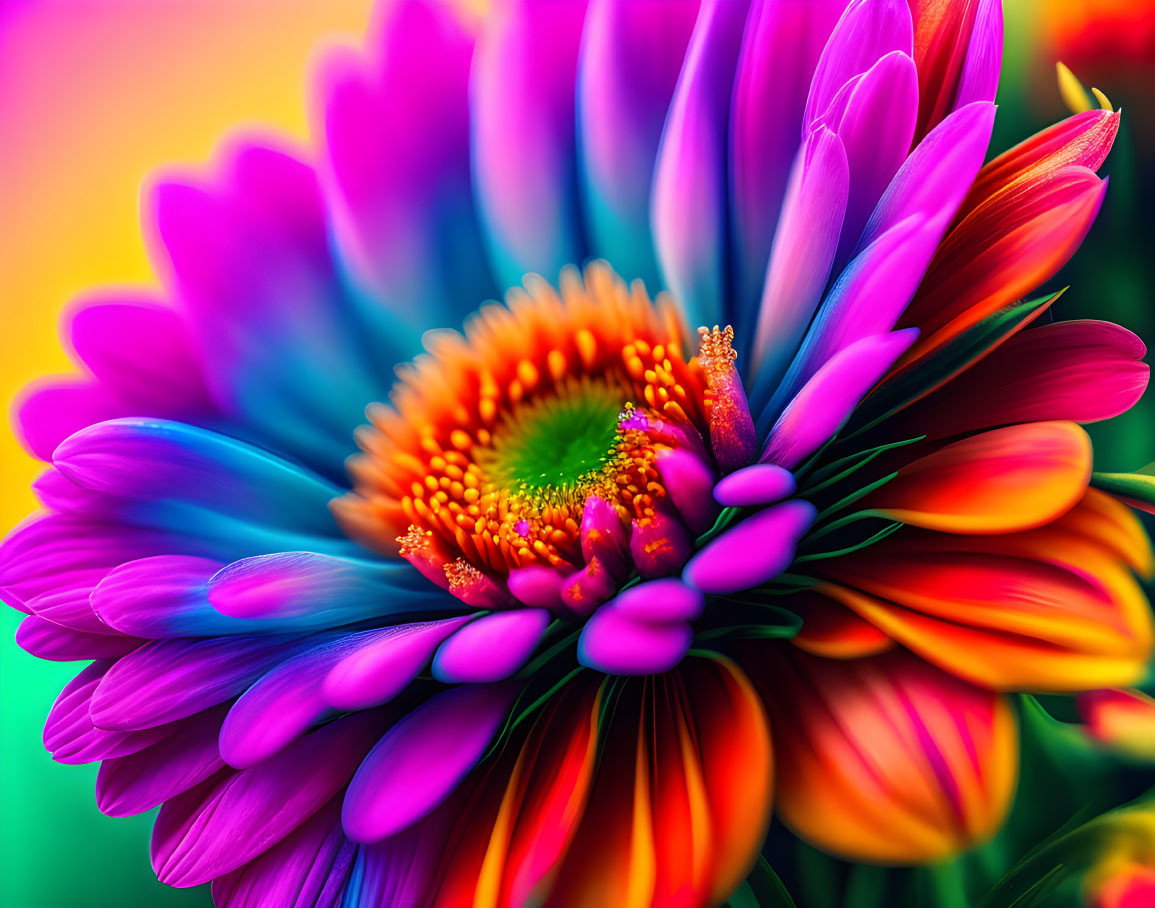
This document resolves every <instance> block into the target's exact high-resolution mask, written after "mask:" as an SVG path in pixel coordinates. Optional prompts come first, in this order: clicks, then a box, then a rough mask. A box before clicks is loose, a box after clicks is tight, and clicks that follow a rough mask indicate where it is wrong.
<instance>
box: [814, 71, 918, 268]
mask: <svg viewBox="0 0 1155 908" xmlns="http://www.w3.org/2000/svg"><path fill="white" fill-rule="evenodd" d="M917 121H918V73H917V71H916V70H915V67H914V61H913V60H911V58H910V57H908V56H907V55H906V54H904V53H902V52H900V51H893V52H892V53H889V54H887V55H886V56H885V57H883V58H882V59H881V60H879V61H878V62H877V63H875V64H874V66H872V67H871V68H870V69H869V70H868V71H867V72H865V73H863V75H862V77H861V79H860V80H859V81H858V83H857V84H856V85H855V87H854V90H853V91H852V92H851V93H850V95H849V97H848V98H847V99H846V110H845V111H844V112H843V113H842V115H841V117H839V119H838V120H837V121H836V122H830V123H829V125H830V126H831V128H832V129H834V130H835V131H836V132H837V133H838V137H839V138H840V139H841V140H842V145H843V147H844V148H845V149H846V161H847V164H848V166H849V172H850V182H849V187H850V192H849V196H848V198H847V202H846V220H845V223H844V224H843V225H842V240H841V241H840V243H839V247H838V249H839V252H838V256H837V260H838V262H845V261H846V258H847V256H848V255H849V254H850V252H851V250H853V249H854V248H855V247H856V246H857V245H858V238H859V237H860V236H861V235H862V228H863V227H865V226H866V221H867V219H868V218H869V217H870V213H871V212H872V211H874V207H875V205H877V204H878V200H879V199H880V198H881V197H882V194H883V192H884V191H885V190H886V187H887V186H889V185H890V181H891V180H892V179H893V178H894V175H895V174H896V173H897V172H898V168H899V167H901V166H902V163H903V162H904V161H905V160H906V157H907V155H908V154H909V152H910V141H911V139H912V138H914V128H915V125H916V123H917Z"/></svg>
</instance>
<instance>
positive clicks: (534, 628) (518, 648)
mask: <svg viewBox="0 0 1155 908" xmlns="http://www.w3.org/2000/svg"><path fill="white" fill-rule="evenodd" d="M549 622H550V614H549V612H548V611H546V610H545V609H541V608H519V609H512V610H510V611H507V612H494V613H493V614H492V615H484V616H482V617H481V618H478V619H476V620H475V621H471V622H469V624H467V625H465V627H463V628H461V630H459V631H456V632H455V633H454V634H453V636H451V637H450V638H449V639H448V640H446V641H445V642H444V643H442V644H441V646H440V647H439V648H438V650H437V655H436V656H434V657H433V677H434V678H436V679H437V680H438V681H443V682H445V683H446V684H462V683H468V684H487V683H490V682H493V681H504V680H505V679H506V678H508V677H510V676H511V675H512V674H513V673H514V672H516V671H517V670H518V669H519V668H521V667H522V666H523V665H525V663H526V662H527V661H529V657H530V656H531V655H533V651H534V650H535V649H536V648H537V644H538V642H539V641H540V640H541V638H542V635H543V634H544V633H545V630H546V628H547V627H549Z"/></svg>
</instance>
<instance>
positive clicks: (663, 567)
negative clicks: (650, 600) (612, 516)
mask: <svg viewBox="0 0 1155 908" xmlns="http://www.w3.org/2000/svg"><path fill="white" fill-rule="evenodd" d="M692 550H693V541H692V540H691V539H690V536H689V534H688V533H687V532H686V527H685V525H684V524H683V523H682V521H680V520H679V519H678V518H677V517H675V516H673V515H672V514H670V513H668V512H666V511H655V512H654V514H653V516H651V517H640V518H635V519H634V521H633V524H632V529H631V532H630V555H631V556H632V557H633V559H634V566H635V567H636V568H637V569H638V573H639V574H641V575H642V576H643V577H645V578H647V579H649V578H652V577H665V576H667V575H669V574H676V573H677V572H678V571H679V570H681V567H682V565H683V564H685V563H686V559H687V558H688V557H690V552H691V551H692Z"/></svg>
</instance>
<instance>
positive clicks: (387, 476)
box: [336, 265, 732, 613]
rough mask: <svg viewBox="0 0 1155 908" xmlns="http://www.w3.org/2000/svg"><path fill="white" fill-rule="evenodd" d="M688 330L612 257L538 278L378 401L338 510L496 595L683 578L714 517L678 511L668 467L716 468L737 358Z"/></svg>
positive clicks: (535, 597) (420, 560)
mask: <svg viewBox="0 0 1155 908" xmlns="http://www.w3.org/2000/svg"><path fill="white" fill-rule="evenodd" d="M687 337H688V333H687V332H686V330H685V327H684V325H683V324H682V322H681V321H680V319H679V318H678V316H677V315H676V313H675V311H674V310H673V308H672V306H671V305H670V304H669V303H668V301H666V300H664V299H659V301H658V303H657V305H655V304H654V303H652V302H651V301H650V299H649V297H648V296H647V295H646V293H645V291H644V290H643V289H642V288H641V286H640V285H638V284H635V285H634V286H633V287H627V286H626V285H625V283H624V282H623V281H621V280H620V279H619V278H618V277H617V276H616V275H614V274H613V272H611V271H610V270H609V269H608V268H607V267H605V266H604V265H593V266H591V267H590V268H589V269H588V270H587V271H586V273H585V275H584V276H582V275H580V274H579V273H578V272H577V271H575V270H570V271H567V272H566V273H564V274H563V276H562V281H561V289H560V292H559V291H555V290H554V289H553V288H552V287H550V286H549V285H548V284H547V283H545V282H544V281H542V280H541V279H539V278H534V277H530V278H528V279H527V281H526V287H525V289H524V290H522V289H520V288H519V289H517V290H515V291H511V292H510V294H509V295H508V298H507V305H506V306H499V305H495V304H494V305H489V306H486V307H484V308H482V309H481V311H480V312H479V313H478V314H477V315H476V316H475V317H474V318H473V319H472V320H471V321H470V322H469V323H467V325H466V327H465V332H464V335H460V334H457V333H450V332H445V333H438V334H436V335H432V336H430V337H429V338H428V339H427V349H428V353H427V354H426V355H423V356H421V357H419V358H418V359H417V360H416V361H415V362H414V363H413V364H412V365H411V366H409V367H407V368H406V370H404V371H402V372H401V373H400V380H399V381H398V383H397V385H396V386H395V388H394V389H393V393H392V394H391V396H390V404H391V405H388V406H387V405H374V406H373V407H371V408H370V410H369V416H370V419H371V421H372V426H371V427H367V428H366V429H364V430H363V431H362V433H361V434H360V436H359V439H358V440H359V443H360V445H361V447H362V449H363V450H364V454H363V455H361V456H360V457H358V458H356V459H355V460H354V462H353V464H352V472H353V476H354V479H355V481H356V492H355V493H354V494H352V495H350V496H347V497H346V498H344V499H342V500H341V501H339V502H338V503H337V505H336V509H337V512H338V515H339V516H340V517H341V519H342V521H343V523H344V525H345V526H346V528H347V530H348V531H349V532H350V534H351V535H353V536H354V537H356V538H357V539H359V540H361V541H362V542H364V543H365V544H366V545H369V546H370V547H372V548H375V549H377V550H380V551H395V552H399V553H400V554H401V555H402V557H404V558H406V559H408V560H409V561H410V562H411V563H413V564H414V565H415V566H417V567H418V568H419V569H420V570H421V571H422V572H423V573H424V574H425V575H426V576H427V577H429V578H430V579H432V580H433V581H434V582H436V583H438V584H439V585H441V586H443V587H445V588H447V589H449V590H450V591H451V592H453V593H454V594H455V595H457V596H459V597H460V598H462V599H464V600H465V601H466V602H469V603H470V604H474V605H478V606H481V607H495V606H501V605H516V604H518V603H519V602H520V603H522V604H528V605H535V606H547V607H551V608H556V609H563V608H564V609H567V610H569V611H571V612H579V613H587V612H588V610H589V609H591V608H593V607H596V605H597V604H599V603H600V602H602V601H605V600H606V599H607V598H609V597H610V596H611V595H613V593H614V592H615V591H616V590H617V589H618V587H619V586H620V585H621V584H622V583H624V582H625V581H626V580H627V579H628V578H629V577H630V576H634V575H639V576H642V577H656V576H663V575H665V574H670V573H675V572H676V571H677V570H679V569H680V568H681V566H682V565H683V564H684V562H685V560H686V558H688V557H689V555H690V548H691V547H690V541H691V540H692V538H693V535H694V534H696V533H697V532H700V531H701V529H702V523H703V521H704V520H707V519H709V518H710V516H711V515H710V514H709V513H707V512H708V511H709V510H710V508H709V507H708V506H707V507H706V509H705V510H704V511H703V510H702V509H701V508H698V509H697V512H695V513H689V514H688V513H686V512H685V509H684V508H679V506H678V505H679V503H678V501H677V498H678V495H677V493H676V490H672V489H671V488H669V485H670V484H669V482H668V477H667V475H666V474H668V473H669V472H670V470H671V469H673V470H674V471H675V472H677V474H678V476H679V482H680V483H681V484H682V485H685V483H686V481H687V477H688V481H689V482H691V483H693V482H695V479H697V480H698V481H700V482H701V483H702V484H703V487H704V488H707V489H708V488H709V483H711V482H712V481H713V480H714V479H715V478H716V477H717V475H718V461H719V458H716V457H715V455H714V453H713V452H712V450H711V445H710V440H709V439H710V434H711V427H712V426H711V424H712V422H713V421H715V420H713V419H712V417H713V416H716V415H717V412H718V411H719V409H720V408H719V406H718V401H717V400H716V395H715V394H713V393H712V388H713V387H714V386H715V385H717V384H718V381H717V376H715V375H714V372H719V371H720V373H724V372H725V370H726V369H732V366H731V361H730V359H728V358H725V357H723V359H724V365H723V368H722V369H721V370H719V369H718V368H717V366H716V365H713V366H712V365H711V362H712V360H711V357H710V356H707V357H705V361H704V362H703V363H701V364H700V363H699V361H698V359H697V358H687V357H686V356H685V355H684V354H683V343H684V341H685V339H686V338H687ZM708 340H709V343H707V344H706V345H705V346H704V348H703V349H706V348H707V347H708V348H709V349H710V350H711V351H713V350H714V348H715V347H717V346H718V345H719V344H722V345H723V346H726V344H727V341H728V336H720V335H718V334H717V333H716V332H715V334H714V335H708ZM716 358H717V357H716V356H715V357H714V359H716ZM728 422H729V421H728Z"/></svg>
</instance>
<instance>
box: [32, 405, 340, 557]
mask: <svg viewBox="0 0 1155 908" xmlns="http://www.w3.org/2000/svg"><path fill="white" fill-rule="evenodd" d="M53 463H54V464H55V466H56V468H57V469H58V470H59V471H60V472H61V473H62V474H63V475H64V476H65V477H67V478H68V479H70V480H72V481H73V482H75V483H76V484H77V485H81V486H83V487H85V488H86V489H91V490H92V491H96V492H101V493H103V494H105V495H123V496H127V497H130V498H147V499H164V500H175V501H181V502H185V503H188V504H193V505H197V506H200V507H204V508H208V509H210V510H213V511H217V512H219V513H223V514H227V515H229V516H233V517H236V518H239V519H241V520H251V521H255V522H267V523H270V524H273V525H275V526H276V527H277V528H278V529H283V530H296V531H298V532H302V533H318V534H324V535H336V534H337V533H338V532H339V531H338V530H337V526H336V523H335V521H334V520H333V516H332V514H331V513H330V512H329V507H328V504H329V501H331V500H332V499H333V498H335V497H337V496H339V495H340V494H341V493H342V489H341V488H339V487H338V486H335V485H333V484H331V483H329V482H327V481H325V480H323V479H321V478H320V477H319V476H317V475H315V474H313V473H311V472H309V471H308V470H305V469H303V468H301V467H298V466H296V465H294V464H292V463H290V462H289V461H287V460H282V459H281V458H279V457H276V456H274V455H272V454H268V453H266V452H264V451H262V450H260V449H258V448H256V447H253V446H252V445H248V444H245V443H244V442H240V441H236V440H235V439H232V438H229V437H227V436H224V435H219V434H217V433H216V432H210V431H208V430H205V429H198V428H195V427H193V426H189V425H186V424H184V423H179V422H172V421H169V420H159V419H158V420H149V419H135V418H125V419H115V420H109V421H108V422H103V423H100V424H98V425H95V426H89V427H88V428H86V429H82V430H81V431H80V432H77V433H76V434H75V435H72V436H70V437H69V438H67V439H65V440H64V441H63V442H62V443H61V444H60V446H59V447H58V448H57V449H56V451H55V453H54V454H53Z"/></svg>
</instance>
